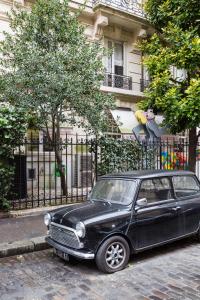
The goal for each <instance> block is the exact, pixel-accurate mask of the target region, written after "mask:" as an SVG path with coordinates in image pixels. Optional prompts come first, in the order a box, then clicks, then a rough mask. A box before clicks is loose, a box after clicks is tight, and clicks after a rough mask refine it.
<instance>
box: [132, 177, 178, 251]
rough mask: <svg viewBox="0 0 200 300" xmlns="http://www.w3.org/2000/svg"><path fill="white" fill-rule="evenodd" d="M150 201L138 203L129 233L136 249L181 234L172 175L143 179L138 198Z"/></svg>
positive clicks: (174, 237)
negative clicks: (142, 205)
mask: <svg viewBox="0 0 200 300" xmlns="http://www.w3.org/2000/svg"><path fill="white" fill-rule="evenodd" d="M145 198H146V200H147V205H146V206H144V207H137V204H136V203H135V207H134V213H133V218H132V222H131V225H130V228H129V235H130V236H131V238H132V242H133V244H134V245H135V248H136V249H138V250H139V249H143V248H146V247H150V246H153V245H156V244H159V243H163V242H166V241H168V240H171V239H176V238H177V237H179V236H180V225H181V224H180V222H179V212H178V208H177V203H176V200H175V199H174V194H173V190H172V183H171V178H169V177H162V178H153V179H144V180H142V182H141V185H140V188H139V193H138V197H137V199H145Z"/></svg>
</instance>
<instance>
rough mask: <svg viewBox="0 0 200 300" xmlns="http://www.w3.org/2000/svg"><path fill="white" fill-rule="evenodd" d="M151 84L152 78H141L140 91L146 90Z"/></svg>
mask: <svg viewBox="0 0 200 300" xmlns="http://www.w3.org/2000/svg"><path fill="white" fill-rule="evenodd" d="M149 84H150V80H146V79H140V91H141V92H144V91H145V89H146V88H148V86H149Z"/></svg>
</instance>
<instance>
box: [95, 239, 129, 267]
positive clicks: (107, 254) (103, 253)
mask: <svg viewBox="0 0 200 300" xmlns="http://www.w3.org/2000/svg"><path fill="white" fill-rule="evenodd" d="M129 257H130V248H129V245H128V243H127V241H126V240H125V239H124V238H123V237H121V236H112V237H110V238H108V239H107V240H106V241H105V242H104V243H103V244H102V245H101V246H100V248H99V249H98V251H97V254H96V258H95V260H96V264H97V267H98V269H99V270H100V271H102V272H104V273H114V272H117V271H120V270H122V269H124V268H125V267H126V265H127V264H128V261H129Z"/></svg>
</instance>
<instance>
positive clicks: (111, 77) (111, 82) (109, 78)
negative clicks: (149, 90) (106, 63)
mask: <svg viewBox="0 0 200 300" xmlns="http://www.w3.org/2000/svg"><path fill="white" fill-rule="evenodd" d="M103 85H104V86H110V87H114V88H120V89H124V90H132V78H131V77H130V76H124V75H118V74H112V73H107V72H106V73H105V77H104V81H103Z"/></svg>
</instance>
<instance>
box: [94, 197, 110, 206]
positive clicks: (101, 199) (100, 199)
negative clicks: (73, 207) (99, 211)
mask: <svg viewBox="0 0 200 300" xmlns="http://www.w3.org/2000/svg"><path fill="white" fill-rule="evenodd" d="M92 200H93V201H100V202H104V203H108V204H110V205H112V203H111V202H110V201H109V200H105V199H103V198H98V199H92Z"/></svg>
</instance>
